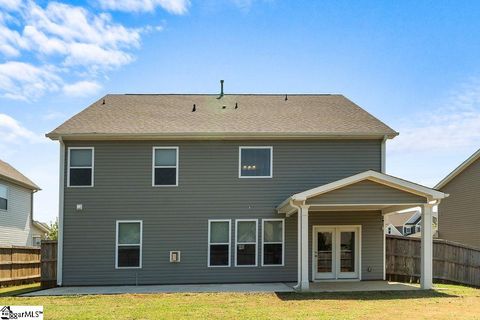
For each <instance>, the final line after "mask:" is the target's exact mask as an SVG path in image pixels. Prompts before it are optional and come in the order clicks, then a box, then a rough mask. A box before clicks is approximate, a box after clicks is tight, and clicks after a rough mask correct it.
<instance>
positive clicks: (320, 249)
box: [277, 171, 448, 291]
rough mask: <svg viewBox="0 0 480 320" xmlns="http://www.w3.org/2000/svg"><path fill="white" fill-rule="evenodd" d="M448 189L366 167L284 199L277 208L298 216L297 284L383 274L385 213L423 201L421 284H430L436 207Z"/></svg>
mask: <svg viewBox="0 0 480 320" xmlns="http://www.w3.org/2000/svg"><path fill="white" fill-rule="evenodd" d="M447 196H448V195H447V194H444V193H442V192H439V191H436V190H434V189H431V188H427V187H424V186H421V185H418V184H415V183H412V182H409V181H405V180H403V179H399V178H396V177H393V176H389V175H386V174H383V173H379V172H375V171H366V172H363V173H359V174H356V175H353V176H351V177H348V178H344V179H341V180H338V181H335V182H332V183H328V184H326V185H322V186H319V187H317V188H313V189H310V190H306V191H304V192H301V193H297V194H294V195H292V196H290V197H289V198H287V199H285V201H283V202H282V203H281V204H280V205H279V206H278V207H277V211H278V213H279V214H281V215H285V216H287V217H289V216H292V215H295V214H297V217H298V223H297V225H298V232H297V234H298V239H297V241H298V245H297V246H298V257H297V262H298V279H297V284H296V286H295V288H296V289H297V290H302V291H307V290H309V289H310V283H311V282H314V283H315V285H314V287H315V288H316V290H319V288H321V287H322V285H324V286H327V283H328V286H330V287H331V286H332V285H334V284H332V281H334V282H337V283H338V282H344V281H359V280H385V235H384V231H383V216H384V215H386V214H389V213H392V212H396V211H398V210H403V209H408V208H411V207H421V210H422V237H421V241H422V248H421V261H422V262H421V288H423V289H431V288H432V247H433V239H432V208H433V206H435V205H437V204H438V203H439V202H440V201H441V199H443V198H445V197H447Z"/></svg>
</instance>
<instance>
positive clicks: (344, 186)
mask: <svg viewBox="0 0 480 320" xmlns="http://www.w3.org/2000/svg"><path fill="white" fill-rule="evenodd" d="M354 185H355V187H354ZM374 185H378V186H381V187H384V188H386V189H388V190H389V192H390V193H392V194H393V196H392V197H393V198H398V195H400V194H404V195H406V197H402V199H401V201H398V202H397V201H392V200H391V199H388V200H385V199H379V197H376V196H375V195H376V192H377V191H376V189H375V188H372V186H374ZM360 186H361V187H362V188H364V189H363V194H362V193H360V192H357V191H356V190H358V188H359V187H360ZM348 188H349V189H348ZM355 188H357V189H355ZM369 188H370V189H369ZM337 190H339V191H342V190H343V193H341V194H340V193H339V194H338V195H340V197H341V198H342V201H338V200H335V197H331V194H333V191H337ZM346 191H348V192H346ZM337 192H338V191H337ZM395 192H397V193H398V195H395V194H394V193H395ZM369 193H371V194H373V195H374V197H372V199H370V198H369V197H368V196H366V194H367V195H368V194H369ZM327 194H328V195H327ZM349 195H355V196H354V197H353V196H352V198H350V199H348V197H349ZM446 197H448V194H446V193H443V192H440V191H438V190H435V189H432V188H428V187H425V186H422V185H419V184H416V183H413V182H410V181H406V180H403V179H400V178H397V177H394V176H391V175H387V174H384V173H380V172H376V171H373V170H368V171H365V172H362V173H359V174H356V175H353V176H350V177H347V178H344V179H340V180H337V181H334V182H331V183H327V184H325V185H322V186H319V187H316V188H313V189H310V190H306V191H303V192H300V193H296V194H294V195H292V196H290V197H288V198H287V199H285V200H284V201H283V202H282V203H281V204H280V205H279V206H278V207H277V211H278V212H279V213H285V214H287V215H290V214H293V213H295V212H296V211H297V209H298V206H299V205H309V206H310V207H312V210H359V209H361V210H382V212H383V213H384V214H386V213H390V212H393V211H396V210H402V209H406V208H411V207H414V206H418V205H422V204H425V203H430V202H434V201H435V202H438V201H439V200H441V199H443V198H446ZM346 198H347V199H346Z"/></svg>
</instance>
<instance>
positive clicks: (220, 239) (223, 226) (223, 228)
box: [210, 221, 230, 243]
mask: <svg viewBox="0 0 480 320" xmlns="http://www.w3.org/2000/svg"><path fill="white" fill-rule="evenodd" d="M228 227H229V223H228V222H226V221H225V222H223V221H222V222H220V221H219V222H210V243H230V239H229V237H228V235H229V230H228Z"/></svg>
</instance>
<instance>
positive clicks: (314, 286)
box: [310, 281, 420, 292]
mask: <svg viewBox="0 0 480 320" xmlns="http://www.w3.org/2000/svg"><path fill="white" fill-rule="evenodd" d="M410 290H420V285H418V284H413V283H412V284H411V283H401V282H390V281H323V282H313V283H310V292H360V291H410Z"/></svg>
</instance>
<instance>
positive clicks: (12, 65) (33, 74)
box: [0, 61, 62, 100]
mask: <svg viewBox="0 0 480 320" xmlns="http://www.w3.org/2000/svg"><path fill="white" fill-rule="evenodd" d="M61 82H62V80H61V78H60V77H59V76H58V75H57V70H56V69H55V68H54V67H52V66H48V65H47V66H41V67H36V66H34V65H31V64H28V63H24V62H18V61H10V62H6V63H3V64H0V91H3V93H1V94H0V95H1V96H3V97H6V98H10V99H15V100H30V99H35V98H37V97H39V96H41V95H42V94H44V93H45V92H48V91H57V90H58V89H59V84H60V83H61Z"/></svg>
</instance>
